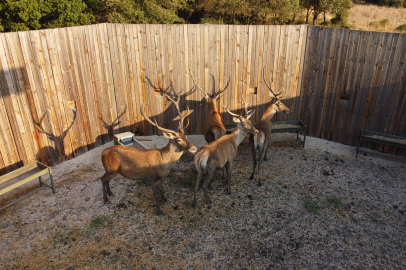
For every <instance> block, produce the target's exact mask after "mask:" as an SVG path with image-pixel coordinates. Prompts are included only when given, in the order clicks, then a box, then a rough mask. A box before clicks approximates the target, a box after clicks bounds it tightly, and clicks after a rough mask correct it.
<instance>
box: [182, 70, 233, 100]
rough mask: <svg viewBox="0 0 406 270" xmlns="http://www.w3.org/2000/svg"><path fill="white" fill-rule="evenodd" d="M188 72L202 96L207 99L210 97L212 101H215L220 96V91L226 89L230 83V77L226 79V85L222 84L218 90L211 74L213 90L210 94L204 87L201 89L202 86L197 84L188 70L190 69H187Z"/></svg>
mask: <svg viewBox="0 0 406 270" xmlns="http://www.w3.org/2000/svg"><path fill="white" fill-rule="evenodd" d="M189 73H190V76H191V77H192V80H193V82H194V83H195V84H196V87H197V88H198V89H199V90H200V91H202V92H203V93H204V96H205V98H206V100H207V101H210V99H211V98H212V99H213V100H214V101H216V100H217V99H218V98H219V97H220V95H221V93H223V92H224V91H225V90H226V89H227V87H228V85H229V84H230V79H228V82H227V84H226V86H224V88H223V89H219V90H218V91H216V86H215V80H214V76H213V75H211V77H212V78H213V91H212V94H210V93H209V92H207V91H206V90H205V89H203V88H202V87H200V86H199V85H198V84H197V82H196V80H195V78H194V77H193V75H192V72H190V70H189Z"/></svg>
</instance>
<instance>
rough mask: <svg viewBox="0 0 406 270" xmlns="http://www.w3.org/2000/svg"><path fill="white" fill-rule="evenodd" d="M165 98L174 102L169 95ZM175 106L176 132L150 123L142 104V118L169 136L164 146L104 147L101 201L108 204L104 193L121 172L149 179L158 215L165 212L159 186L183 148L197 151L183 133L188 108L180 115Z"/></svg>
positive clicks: (191, 151) (106, 193)
mask: <svg viewBox="0 0 406 270" xmlns="http://www.w3.org/2000/svg"><path fill="white" fill-rule="evenodd" d="M167 97H168V98H169V99H170V100H171V101H173V100H172V99H171V98H170V97H169V96H167ZM173 102H174V101H173ZM178 102H179V96H178ZM174 103H175V102H174ZM175 106H176V108H177V109H178V113H179V116H180V120H179V128H178V131H173V130H170V129H164V128H161V127H159V126H158V124H157V122H156V120H155V123H154V122H152V121H151V120H150V119H149V118H148V117H147V116H146V115H145V113H144V110H143V107H141V114H142V115H143V116H144V118H145V119H146V120H147V121H148V122H149V123H150V124H152V125H154V126H156V127H157V128H158V129H159V130H161V131H162V134H163V135H164V136H165V137H166V138H168V139H169V142H168V144H167V145H166V146H165V147H164V148H162V149H148V150H139V149H133V148H128V147H125V146H121V145H117V146H111V147H109V148H107V149H105V150H103V152H102V153H101V158H102V162H103V167H104V169H105V171H106V173H105V174H104V175H103V176H102V177H101V182H102V187H103V200H104V203H106V204H108V203H109V200H108V197H107V195H109V196H113V193H112V192H111V190H110V186H109V181H110V180H111V179H112V178H113V177H114V176H116V175H117V174H120V175H122V176H124V177H126V178H129V179H134V180H149V181H150V182H151V188H152V192H153V195H154V197H155V200H156V211H157V214H158V215H159V216H163V215H164V214H163V213H162V211H161V209H160V202H162V203H165V202H166V201H167V199H166V198H165V195H164V190H163V187H162V183H163V180H164V179H165V177H166V176H167V175H168V173H169V171H170V169H171V168H172V167H173V166H174V165H175V163H176V161H178V160H179V158H180V157H181V156H182V154H183V151H189V152H190V153H195V152H196V150H197V149H196V147H195V146H194V145H193V144H191V143H190V142H189V141H188V139H187V137H186V135H185V134H184V133H183V130H184V129H185V128H186V127H187V125H186V126H185V127H183V120H184V117H185V116H186V115H187V114H188V113H189V109H188V111H187V112H186V114H184V115H182V114H181V113H180V110H179V106H178V104H177V103H175Z"/></svg>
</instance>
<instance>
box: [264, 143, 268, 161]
mask: <svg viewBox="0 0 406 270" xmlns="http://www.w3.org/2000/svg"><path fill="white" fill-rule="evenodd" d="M267 145H268V144H267ZM267 153H268V146H267V147H266V148H265V156H264V161H268V154H267Z"/></svg>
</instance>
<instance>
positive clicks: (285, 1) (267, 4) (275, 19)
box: [252, 0, 301, 24]
mask: <svg viewBox="0 0 406 270" xmlns="http://www.w3.org/2000/svg"><path fill="white" fill-rule="evenodd" d="M252 2H253V4H254V6H255V7H256V9H255V10H256V12H255V14H254V16H255V18H257V22H256V23H261V24H287V23H291V22H292V21H293V20H294V18H295V16H296V14H297V13H298V12H300V10H301V7H300V5H299V0H267V1H264V0H263V1H258V0H256V1H252Z"/></svg>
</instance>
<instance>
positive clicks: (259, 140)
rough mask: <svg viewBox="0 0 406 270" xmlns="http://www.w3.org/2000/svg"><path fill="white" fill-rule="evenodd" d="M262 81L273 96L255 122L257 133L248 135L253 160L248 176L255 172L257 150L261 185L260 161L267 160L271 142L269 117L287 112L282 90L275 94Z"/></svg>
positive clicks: (259, 183)
mask: <svg viewBox="0 0 406 270" xmlns="http://www.w3.org/2000/svg"><path fill="white" fill-rule="evenodd" d="M263 74H264V73H263ZM264 81H265V84H266V86H267V87H268V89H269V91H270V92H271V93H272V95H273V97H272V98H271V103H270V105H269V107H268V108H267V109H266V110H265V112H264V114H263V115H262V116H261V119H260V120H259V122H258V123H256V124H255V127H256V128H257V129H258V131H259V133H258V134H256V135H252V134H250V137H249V143H250V148H251V153H252V158H253V160H254V168H253V170H252V174H251V176H250V180H252V179H254V173H255V168H256V166H257V154H256V152H257V150H258V152H259V158H258V174H259V179H258V185H262V183H261V173H260V169H261V162H262V160H267V157H266V151H267V148H268V146H269V144H270V143H271V133H272V123H271V119H272V117H273V116H274V115H275V113H277V112H285V113H288V112H289V108H288V107H286V106H285V104H283V103H282V102H281V99H282V96H280V95H281V94H282V90H281V91H280V92H279V93H277V94H275V93H274V92H273V91H272V88H271V87H270V86H269V84H268V83H267V82H266V80H265V77H264Z"/></svg>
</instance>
